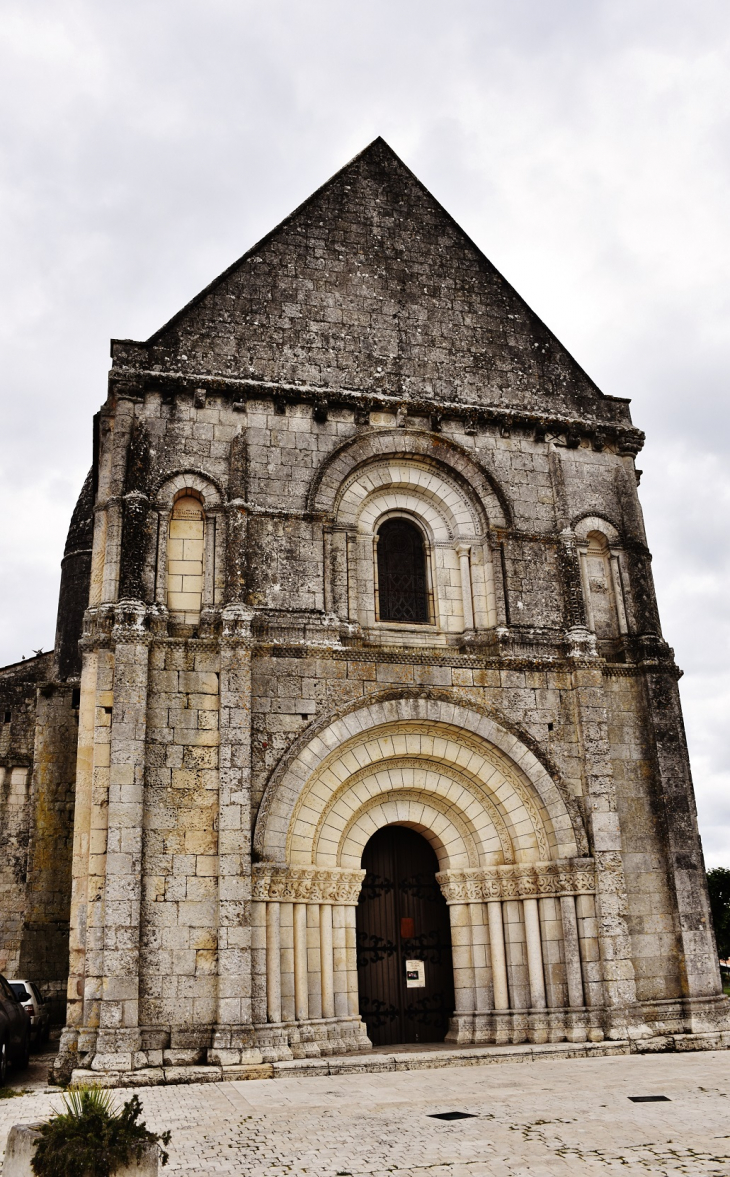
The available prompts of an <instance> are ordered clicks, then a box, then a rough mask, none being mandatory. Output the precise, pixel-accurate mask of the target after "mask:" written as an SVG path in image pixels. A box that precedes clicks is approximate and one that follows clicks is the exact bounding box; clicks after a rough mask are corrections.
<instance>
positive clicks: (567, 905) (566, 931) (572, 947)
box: [560, 895, 583, 1009]
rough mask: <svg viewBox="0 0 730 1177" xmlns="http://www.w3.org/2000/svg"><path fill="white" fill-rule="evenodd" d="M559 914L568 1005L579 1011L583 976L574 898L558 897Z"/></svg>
mask: <svg viewBox="0 0 730 1177" xmlns="http://www.w3.org/2000/svg"><path fill="white" fill-rule="evenodd" d="M560 914H561V916H562V919H563V945H564V948H565V975H566V980H567V982H568V1005H570V1006H572V1008H573V1009H580V1008H581V1006H582V1005H583V975H582V972H581V967H580V945H579V943H578V920H577V918H576V914H575V896H573V895H561V896H560Z"/></svg>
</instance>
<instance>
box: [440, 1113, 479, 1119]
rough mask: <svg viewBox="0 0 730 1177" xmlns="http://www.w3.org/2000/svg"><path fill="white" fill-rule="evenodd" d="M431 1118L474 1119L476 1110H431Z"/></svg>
mask: <svg viewBox="0 0 730 1177" xmlns="http://www.w3.org/2000/svg"><path fill="white" fill-rule="evenodd" d="M429 1118H430V1119H431V1120H474V1119H476V1116H475V1115H474V1112H429Z"/></svg>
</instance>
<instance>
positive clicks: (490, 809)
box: [312, 756, 547, 862]
mask: <svg viewBox="0 0 730 1177" xmlns="http://www.w3.org/2000/svg"><path fill="white" fill-rule="evenodd" d="M403 769H405V770H407V772H408V771H410V772H411V773H412V774H419V777H420V778H421V779H422V780H423V783H421V780H417V779H414V780H413V781H412V783H411V782H408V780H407V777H406V778H405V779H403V778H402V772H403ZM391 773H394V774H396V773H397V774H399V775H400V777H401V785H400V787H399V788H397V789H394V787H393V785H392V783H391V781H390V780H388V781H387V782H385V781H383V783H382V784H381V785H380V787H378V783H377V782H378V778H379V777H382V776H384V775H385V774H387V775H388V777H390V774H391ZM427 774H428V776H427ZM441 777H443V778H444V779H445V780H447V781H448V782H454V783H456V784H458V785H460V786H461V787H462V788H463V789H464V790H465V792H466V793H468V794H470V795H471V796H472V797H475V798H476V799H477V800H478V801H479V803H480V805H481V806H482V807H483V808H484V810H485V811H486V813H487V814H488V816H489V819H490V821H491V823H492V826H493V827H494V831H495V834H496V837H497V838H498V839H499V846H500V850H501V853H502V856H503V858H504V861H505V862H513V861H514V857H515V853H514V847H513V845H512V839H511V837H510V834H509V830H508V828H507V823H506V822H505V819H504V817H503V815H502V813H501V811H500V808H499V806H498V805H497V804H496V803H495V802H494V800H493V799H492V798H491V797H490V796H489V794H488V792H487V790H486V789H485V788H484V786H483V785H482V783H481V781H479V780H478V778H476V777H474V776H469V775H467V774H466V773H463V772H459V770H458V769H456V768H455V767H454V766H453V765H445V764H444V763H443V762H442V761H436V760H431V759H429V758H428V757H426V756H394V757H392V758H389V759H383V760H382V761H379V762H378V763H376V764H374V765H372V764H369V765H368V766H367V767H366V768H361V769H360V770H359V771H358V772H355V773H353V775H352V776H351V777H349V778H348V779H347V780H346V781H345V783H344V785H343V786H342V787H341V788H340V789H338V790H337V791H336V792H335V793H333V794H332V797H331V798H330V800H329V801H328V802H327V805H326V806H325V808H324V809H323V811H322V814H321V816H320V819H319V822H318V824H317V829H316V831H315V834H314V838H313V839H312V846H313V852H314V853H315V854H316V853H317V849H318V847H319V845H320V839H321V837H322V831H323V829H324V828H325V826H327V825H328V824H330V822H331V815H332V813H333V810H336V809H338V808H340V807H341V803H342V799H343V796H344V795H345V794H347V793H348V792H351V791H354V790H355V789H356V788H357V786H358V785H359V784H360V783H361V782H364V781H368V782H372V783H369V785H368V787H369V789H370V790H371V791H372V794H373V795H372V797H371V799H370V801H369V802H368V803H367V805H366V806H365V807H364V808H363V807H362V806H360V805H358V806H357V808H356V809H353V813H352V815H351V816H350V818H349V820H348V821H347V824H346V826H343V829H344V832H343V834H342V835H341V843H340V844H341V845H344V843H345V841H346V840H347V838H348V837H349V833H350V830H351V828H352V826H353V825H354V824H355V822H356V821H358V820H359V818H360V816H361V814H362V813H363V812H366V811H367V809H368V808H371V807H372V806H374V805H381V804H383V803H384V802H387V801H393V800H395V798H396V796H397V797H398V798H407V799H408V800H410V799H412V798H414V797H415V799H416V800H419V799H420V800H423V801H425V800H428V801H429V802H430V803H431V804H434V803H435V804H436V805H437V806H438V805H439V803H440V806H441V807H445V808H446V809H448V811H449V817H450V820H451V821H455V820H456V822H457V825H459V822H458V820H457V817H456V815H455V813H454V806H453V802H452V801H451V800H450V799H449V798H448V797H443V796H439V795H438V793H436V794H435V793H434V792H433V784H432V780H434V779H435V780H438V779H439V778H441ZM461 826H463V828H464V831H465V841H467V840H468V841H470V842H472V844H473V843H474V839H473V838H472V836H471V832H470V830H469V826H468V825H466V824H465V823H463V822H462V823H461ZM483 841H484V835H483V834H482V836H481V838H480V842H483ZM542 844H544V845H545V846H547V843H546V842H545V841H544V832H543V839H542ZM478 861H479V859H478V858H477V862H478Z"/></svg>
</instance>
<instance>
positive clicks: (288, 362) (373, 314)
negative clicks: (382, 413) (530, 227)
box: [146, 138, 628, 422]
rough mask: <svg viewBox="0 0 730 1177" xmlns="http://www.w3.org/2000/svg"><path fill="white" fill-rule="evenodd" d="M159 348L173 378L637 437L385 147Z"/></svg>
mask: <svg viewBox="0 0 730 1177" xmlns="http://www.w3.org/2000/svg"><path fill="white" fill-rule="evenodd" d="M146 348H147V349H148V351H149V361H150V364H151V365H152V366H154V367H155V368H156V369H157V370H158V371H162V372H164V371H175V372H181V373H190V374H191V375H192V374H197V375H200V376H220V377H235V378H238V379H251V380H255V381H264V382H271V383H275V384H276V383H281V384H287V385H305V386H308V387H310V388H311V387H315V388H321V389H322V390H323V392H324V393H326V392H327V391H329V392H333V391H334V392H336V391H337V390H338V389H341V390H351V391H362V392H381V393H391V394H392V395H396V396H398V397H401V398H403V399H404V400H408V399H409V398H412V399H414V400H419V401H423V400H424V399H427V400H433V402H434V403H436V404H438V403H443V402H461V403H470V404H474V405H476V406H487V405H490V406H495V407H499V406H504V407H505V408H507V407H509V408H513V409H516V410H520V409H521V410H523V411H529V412H533V413H534V412H538V413H541V412H544V413H545V414H550V413H567V414H570V415H580V416H588V417H594V418H597V419H599V420H612V419H616V418H620V419H621V420H622V421H625V422H628V414H627V412H626V410H625V408H624V407H623V405H622V403H621V402H619V403H617V400H616V398H612V397H604V396H603V395H602V394H601V393H600V391H599V390H598V388H597V387H596V386H595V384H594V383H593V382H592V381H591V380H590V379H589V377H588V376H587V375H586V374H585V372H584V371H583V369H582V368H581V367H580V366H579V365H578V364H577V363H576V361H575V360H574V359H573V358H572V356H570V354H569V353H568V352H567V351H566V349H565V348H564V347H563V346H562V344H561V343H560V342H559V340H558V339H557V338H556V337H555V336H554V335H553V334H552V333H551V332H550V331H549V330H548V329H547V327H546V326H545V325H544V323H542V321H541V320H540V319H539V318H538V316H537V315H536V314H535V313H534V312H533V311H532V310H531V309H530V308H529V307H528V306H527V304H526V303H525V302H524V300H523V299H522V298H520V296H519V295H518V294H517V292H516V291H515V290H514V289H513V288H512V287H511V286H510V285H509V283H508V282H507V281H506V280H505V279H504V278H503V277H502V275H501V274H500V273H499V272H498V271H497V270H496V269H495V267H494V266H493V265H492V264H491V262H490V261H489V260H488V259H487V258H486V257H485V256H484V254H483V253H482V252H481V250H479V249H478V247H477V246H476V245H475V244H474V242H473V241H472V240H471V239H470V238H469V237H468V236H467V234H466V233H465V232H464V231H463V229H461V228H460V226H459V225H458V224H457V223H456V222H455V221H454V219H453V218H452V217H451V216H450V215H449V213H447V212H446V211H445V209H444V208H443V207H442V206H441V205H440V204H439V203H438V201H437V200H436V199H435V198H434V197H433V196H432V195H431V193H430V192H429V191H428V190H427V189H426V188H425V187H424V186H423V184H422V183H421V182H420V180H418V179H417V177H416V176H414V174H413V173H412V172H411V171H410V169H409V168H408V167H406V165H405V164H404V163H403V161H402V160H401V159H400V158H399V157H398V156H397V155H396V154H395V152H394V151H393V150H392V148H390V147H389V146H388V144H387V143H386V142H385V141H384V140H383V139H380V138H378V139H376V140H375V141H374V142H373V143H371V144H370V146H369V147H367V148H366V149H365V150H364V151H363V152H361V153H360V154H359V155H357V156H356V157H355V158H354V159H353V160H351V161H350V163H348V164H346V165H345V167H343V168H342V169H341V170H340V171H339V172H337V173H336V174H335V175H334V176H333V177H332V178H331V179H330V180H328V181H327V183H326V184H324V185H323V186H322V187H321V188H319V189H318V190H317V191H316V192H315V193H314V194H313V195H312V196H310V197H309V199H308V200H306V201H305V202H304V203H303V204H302V205H300V206H299V208H297V209H296V210H295V211H294V212H293V213H291V215H290V216H288V217H287V218H286V219H285V220H283V221H282V222H281V224H279V225H278V226H277V227H276V228H275V229H273V230H272V231H271V232H270V233H269V234H267V236H266V237H264V238H263V239H262V240H261V241H259V242H258V244H257V245H255V246H254V247H253V248H252V249H250V250H249V251H248V252H247V253H245V254H244V255H243V257H241V258H239V259H238V261H236V262H234V263H233V265H232V266H230V267H229V268H228V269H227V270H226V271H224V273H223V274H221V275H220V276H219V277H218V278H216V279H215V280H214V281H213V282H211V284H210V285H209V286H207V287H206V288H205V290H203V291H201V293H200V294H198V295H196V297H195V298H194V299H192V301H191V302H189V303H188V304H187V306H185V307H183V309H182V310H181V311H179V312H178V313H177V314H176V315H175V316H174V317H173V318H172V319H170V321H169V322H168V323H166V324H165V325H164V326H163V327H161V328H160V330H159V331H157V332H155V334H154V335H152V336H151V338H150V339H149V340H148V341H147V344H146ZM620 405H621V407H619V406H620Z"/></svg>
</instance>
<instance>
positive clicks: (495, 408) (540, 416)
mask: <svg viewBox="0 0 730 1177" xmlns="http://www.w3.org/2000/svg"><path fill="white" fill-rule="evenodd" d="M134 346H135V347H136V348H137V349H140V351H139V353H138V354H139V359H140V360H142V355H144V360H146V359H147V354H148V353H147V351H146V350H145V352H144V353H142V352H141V349H142V348H145V349H146V348H147V344H145V343H135V344H134ZM144 360H142V363H140V365H139V366H138V367H137V366H136V365H135V366H134V367H131V366H130V367H122V366H121V365H119V361H118V358H117V357H116V356H115V358H114V367H113V368H112V370H111V372H110V373H109V383H110V387H111V386H112V385H116V386H119V385H123V386H124V385H126V386H128V387H127V389H125V392H122V393H121V395H125V393H126V395H127V396H130V395H131V398H132V399H133V400H140V399H142V397H143V395H144V393H146V392H161V393H163V394H164V393H167V394H168V395H170V394H172V395H174V394H175V393H177V392H183V393H188V394H190V395H191V396H193V395H194V393H195V389H196V388H199V387H200V388H204V389H205V390H206V392H207V393H208V394H209V395H210V394H211V393H213V394H214V393H218V394H219V395H223V396H226V397H230V398H231V400H232V401H233V404H235V405H236V407H237V408H243V402H244V400H246V399H251V400H278V401H280V402H288V403H293V404H297V403H300V404H314V403H315V402H317V401H320V400H322V398H323V397H325V396H326V397H327V398H328V402H329V407H330V408H343V409H351V410H353V411H355V412H359V411H360V412H361V411H362V410H366V411H367V412H378V411H385V412H391V413H393V415H394V416H395V415H396V414H397V412H398V409H399V407H400V406H401V405H402V403H403V397H402V394H400V393H399V394H397V395H396V394H390V393H388V392H385V391H376V390H374V389H369V390H368V391H367V392H363V391H362V390H361V389H348V388H329V387H327V386H324V385H311V384H286V383H284V382H278V381H277V382H275V381H267V380H252V379H251V378H250V377H235V376H223V375H220V374H216V375H210V374H204V373H200V372H197V373H196V372H180V371H166V372H160V371H155V370H152V369H150V368H147V367H145V366H144ZM117 395H120V393H118V394H117ZM434 399H435V398H428V399H427V398H418V397H413V398H409V400H408V412H409V414H410V415H411V416H425V417H428V419H429V421H430V419H431V416H432V414H433V412H434ZM602 400H603V401H604V402H609V403H613V404H617V403H619V404H621V403H626V402H625V401H623V400H622V398H621V397H608V396H603V397H602ZM437 411H438V413H439V414H440V415H441V420H442V422H443V421H444V420H446V419H447V418H451V419H453V420H462V421H464V422H465V431H466V433H468V434H470V435H471V434H473V433H475V432H476V430H477V428H478V427H481V428H486V427H488V426H497V427H500V426H502V427H506V428H508V429H510V430H511V429H513V428H522V429H528V430H531V431H534V433H535V439H536V441H543V444H544V438H545V434H546V433H547V432H552V433H557V434H558V435H563V434H564V435H565V436H566V439H567V437H568V435H569V434H570V436H571V438H572V440H574V441H575V438H576V437H577V438H578V440H580V437H581V436H585V437H587V438H589V439H591V440H592V441H594V442H595V441H598V446H597V448H599V449H603V448H605V444H606V442H607V441H608V442H611V443H613V444H614V445H616V446H617V447H618V449H619V452H620V453H627V454H631V455H632V456H634V455H636V454H638V453H639V451H640V450H641V449H642V447H643V444H644V434H643V433H642V431H641V430H640V429H637V428H636V427H635V426H633V425H631V424H629V423H628V421H626V422H618V421H615V420H614V421H607V420H600V419H598V418H596V417H594V416H592V415H590V414H586V415H585V416H581V417H578V416H573V415H570V414H567V413H555V412H548V413H545V412H541V413H536V412H530V411H529V410H528V409H521V408H511V407H510V408H507V407H501V406H499V405H482V404H475V403H474V402H472V401H466V400H464V401H439V404H438V410H437ZM442 427H443V426H442ZM435 436H436V437H439V436H441V435H440V434H439V433H436V434H435Z"/></svg>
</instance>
